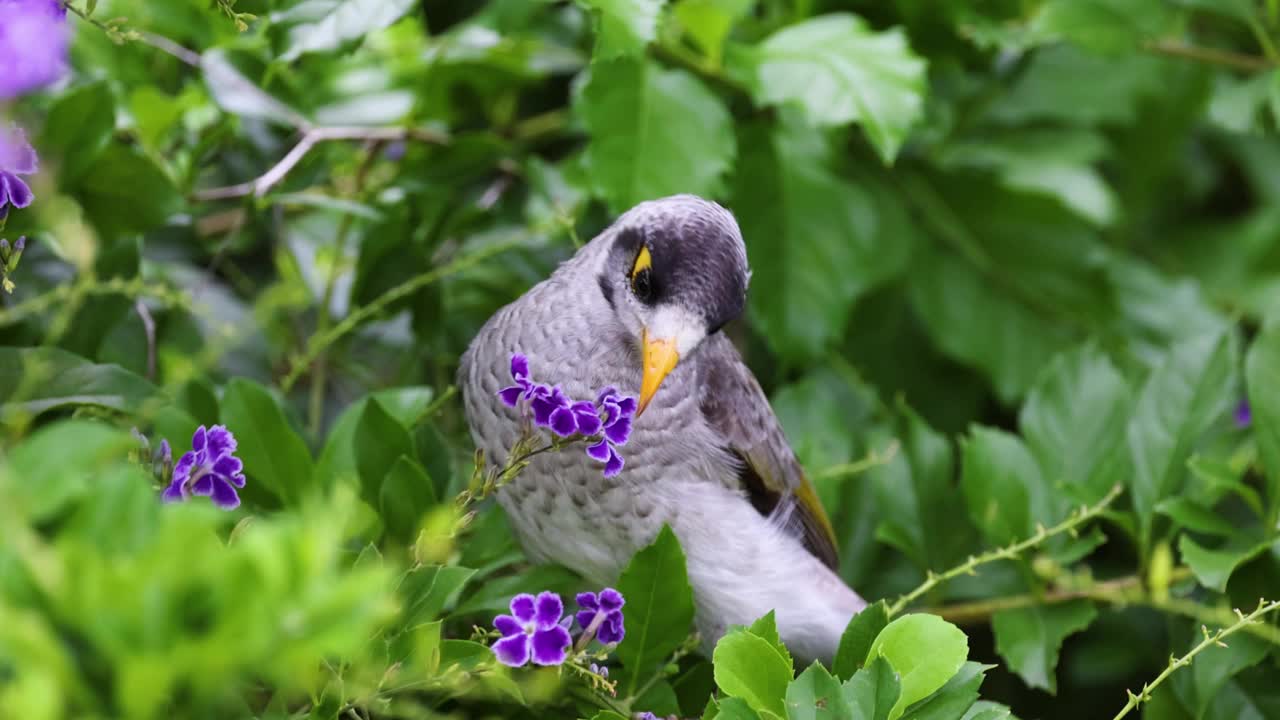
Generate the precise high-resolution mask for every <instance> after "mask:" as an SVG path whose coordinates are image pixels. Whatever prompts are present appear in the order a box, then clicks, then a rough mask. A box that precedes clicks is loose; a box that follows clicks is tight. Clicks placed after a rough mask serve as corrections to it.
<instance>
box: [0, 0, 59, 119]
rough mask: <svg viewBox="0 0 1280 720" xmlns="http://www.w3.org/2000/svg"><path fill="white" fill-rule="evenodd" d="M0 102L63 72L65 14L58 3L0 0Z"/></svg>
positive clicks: (36, 86)
mask: <svg viewBox="0 0 1280 720" xmlns="http://www.w3.org/2000/svg"><path fill="white" fill-rule="evenodd" d="M0 18H2V19H3V22H0V100H6V99H9V98H13V97H17V96H18V95H22V94H23V93H27V92H30V91H32V90H35V89H37V88H41V87H44V86H45V85H49V84H51V83H54V82H57V81H58V80H59V79H60V78H61V77H62V76H63V75H65V74H66V72H67V45H68V42H69V40H70V35H69V30H68V28H67V10H66V8H65V7H64V6H63V5H62V3H61V2H59V1H58V0H0Z"/></svg>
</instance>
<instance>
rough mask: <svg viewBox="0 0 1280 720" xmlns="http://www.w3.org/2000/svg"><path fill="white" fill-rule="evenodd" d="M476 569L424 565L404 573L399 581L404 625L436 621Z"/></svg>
mask: <svg viewBox="0 0 1280 720" xmlns="http://www.w3.org/2000/svg"><path fill="white" fill-rule="evenodd" d="M475 572H476V571H475V570H472V569H470V568H464V567H457V566H440V565H426V566H422V567H418V568H414V569H413V570H411V571H409V572H408V573H406V574H405V576H404V577H403V578H402V579H401V580H400V596H401V598H403V600H404V607H403V610H402V611H401V617H402V618H403V620H402V622H403V626H404V627H406V628H411V627H414V626H415V625H418V624H420V623H425V622H429V621H431V620H435V619H436V618H437V617H439V616H440V612H441V611H442V610H444V608H445V606H446V605H448V604H449V603H450V602H452V601H453V599H454V598H455V597H456V596H457V594H458V593H459V592H460V591H461V590H462V587H463V586H464V585H465V584H466V583H467V581H468V580H470V579H471V576H473V575H475Z"/></svg>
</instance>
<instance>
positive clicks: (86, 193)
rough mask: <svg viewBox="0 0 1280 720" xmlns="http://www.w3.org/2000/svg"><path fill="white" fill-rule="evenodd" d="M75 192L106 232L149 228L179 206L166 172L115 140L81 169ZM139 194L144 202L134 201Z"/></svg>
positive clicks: (170, 179) (178, 195) (143, 230)
mask: <svg viewBox="0 0 1280 720" xmlns="http://www.w3.org/2000/svg"><path fill="white" fill-rule="evenodd" d="M76 195H77V196H79V198H80V203H81V205H82V206H83V207H84V211H85V214H86V216H88V217H89V218H90V219H91V220H92V221H93V222H94V223H96V224H97V225H98V227H99V228H100V229H101V230H102V231H104V232H105V233H106V234H108V235H114V234H117V233H121V234H124V233H138V232H146V231H148V230H153V229H155V228H158V227H160V226H161V225H163V224H164V223H165V222H166V221H167V220H168V219H169V218H170V217H171V216H172V215H173V214H174V213H177V212H179V211H180V210H181V209H182V207H183V199H182V196H181V195H180V194H179V193H178V189H177V188H176V187H175V186H174V183H173V180H172V178H170V177H169V175H168V173H167V172H165V170H164V169H163V168H161V167H160V166H159V165H157V164H156V162H155V160H153V159H152V158H151V157H149V156H147V155H145V154H143V153H142V152H141V151H139V150H138V149H136V148H133V147H129V146H126V145H123V144H120V143H118V142H117V143H111V144H108V145H107V147H106V148H104V149H103V151H102V152H101V153H99V154H98V156H97V158H96V159H95V160H94V161H93V162H92V163H91V164H90V165H89V166H88V167H87V168H85V170H84V176H83V178H82V179H81V180H80V182H79V183H78V184H77V187H76ZM139 197H145V198H147V202H145V203H136V202H134V200H135V199H136V198H139Z"/></svg>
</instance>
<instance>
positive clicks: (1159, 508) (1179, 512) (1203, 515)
mask: <svg viewBox="0 0 1280 720" xmlns="http://www.w3.org/2000/svg"><path fill="white" fill-rule="evenodd" d="M1156 512H1158V513H1160V514H1161V515H1167V516H1168V517H1170V518H1173V520H1174V522H1176V523H1178V524H1179V525H1181V526H1182V527H1184V528H1187V529H1188V530H1194V531H1196V532H1202V533H1206V534H1209V535H1234V534H1235V533H1236V532H1237V531H1238V530H1239V528H1238V527H1236V526H1235V525H1233V524H1232V523H1231V521H1230V520H1228V519H1226V518H1224V517H1222V516H1221V515H1218V514H1217V513H1215V512H1214V511H1213V510H1211V509H1209V508H1207V507H1205V506H1203V505H1201V504H1200V503H1198V502H1196V501H1195V500H1192V499H1191V498H1189V497H1185V496H1178V497H1171V498H1165V499H1164V500H1161V501H1160V502H1158V503H1156Z"/></svg>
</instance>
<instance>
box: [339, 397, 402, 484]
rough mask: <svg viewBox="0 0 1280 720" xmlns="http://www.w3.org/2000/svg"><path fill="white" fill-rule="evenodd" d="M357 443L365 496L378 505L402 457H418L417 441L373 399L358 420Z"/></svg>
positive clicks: (354, 437)
mask: <svg viewBox="0 0 1280 720" xmlns="http://www.w3.org/2000/svg"><path fill="white" fill-rule="evenodd" d="M353 441H354V447H355V456H356V469H357V471H358V472H359V474H360V487H361V494H362V495H363V496H364V497H365V499H366V501H367V502H368V503H369V504H371V505H374V506H378V505H379V504H380V503H381V498H382V497H383V496H382V487H383V484H384V482H385V481H386V478H387V474H388V473H389V472H391V468H392V466H394V465H395V464H396V462H397V461H398V459H399V458H401V457H408V458H410V459H412V458H413V457H414V450H413V438H411V437H409V431H408V430H406V429H405V428H404V426H403V425H401V424H400V423H399V421H397V420H396V419H395V418H393V417H391V414H390V413H388V412H387V411H386V410H385V409H383V407H382V404H381V403H380V402H378V400H377V398H369V399H368V400H367V401H366V402H365V405H364V410H363V411H362V412H361V413H360V419H359V420H357V421H356V428H355V435H354V436H353Z"/></svg>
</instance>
